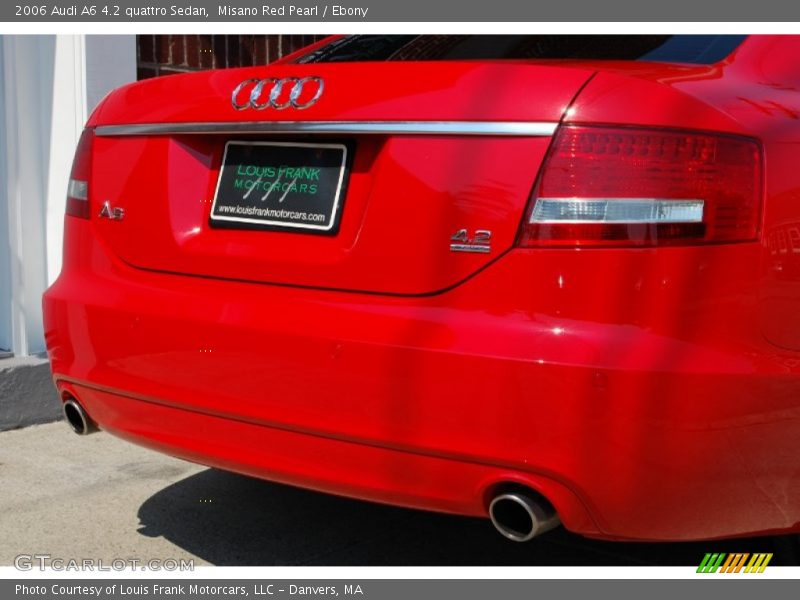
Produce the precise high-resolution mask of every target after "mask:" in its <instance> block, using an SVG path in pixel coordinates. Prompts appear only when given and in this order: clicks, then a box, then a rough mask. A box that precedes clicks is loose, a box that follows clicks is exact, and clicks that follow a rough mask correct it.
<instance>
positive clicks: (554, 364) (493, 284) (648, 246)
mask: <svg viewBox="0 0 800 600" xmlns="http://www.w3.org/2000/svg"><path fill="white" fill-rule="evenodd" d="M798 56H800V37H793V36H754V37H744V36H713V35H698V36H652V35H642V36H622V35H616V36H606V35H595V36H550V35H538V36H516V35H513V36H512V35H508V36H466V35H465V36H460V35H422V36H410V35H398V36H373V35H358V36H349V37H333V38H328V39H326V40H323V41H322V42H319V43H318V44H316V45H314V46H311V47H309V48H307V49H305V50H303V51H300V52H299V53H296V54H294V55H292V56H289V57H286V58H285V59H283V60H281V61H279V62H277V63H273V64H271V65H269V66H256V67H248V68H240V69H228V70H215V71H206V72H198V73H192V74H186V75H177V76H170V77H163V78H157V79H151V80H147V81H141V82H138V83H134V84H131V85H128V86H125V87H122V88H120V89H118V90H116V91H114V92H112V93H111V94H109V95H108V97H106V98H105V99H104V100H103V101H102V103H101V104H100V105H99V106H98V107H97V109H96V110H95V111H94V114H92V116H91V117H90V118H89V121H88V123H87V124H86V128H85V130H84V132H83V134H82V136H81V139H80V142H79V144H78V148H77V151H76V155H75V160H74V165H73V168H72V174H71V178H70V181H69V189H68V194H67V195H68V198H67V208H66V218H65V223H66V225H65V228H66V229H65V244H64V259H63V270H62V273H61V276H60V277H59V278H58V280H57V281H56V282H55V283H54V284H53V285H52V287H51V288H50V289H49V290H48V291H47V293H46V294H45V297H44V316H45V329H46V339H47V346H48V350H49V354H50V358H51V361H52V368H53V374H54V378H55V382H56V385H57V387H58V391H59V394H60V398H61V400H62V401H63V403H64V404H63V406H64V412H65V414H66V417H67V419H68V421H69V423H70V424H71V426H72V427H73V428H74V429H75V430H76V431H77V432H78V433H87V432H90V431H94V430H96V429H98V428H100V429H103V430H105V431H107V432H109V433H112V434H114V435H117V436H120V437H122V438H125V439H127V440H130V441H132V442H135V443H137V444H142V445H144V446H148V447H150V448H154V449H157V450H160V451H163V452H166V453H169V454H172V455H174V456H178V457H182V458H185V459H188V460H191V461H196V462H200V463H204V464H206V465H212V466H214V467H218V468H221V469H228V470H231V471H236V472H239V473H244V474H248V475H252V476H255V477H260V478H264V479H268V480H273V481H277V482H283V483H288V484H292V485H297V486H302V487H307V488H311V489H315V490H320V491H324V492H328V493H332V494H340V495H344V496H351V497H355V498H361V499H365V500H371V501H376V502H383V503H388V504H394V505H399V506H406V507H415V508H420V509H426V510H432V511H441V512H446V513H454V514H460V515H469V516H477V517H489V518H491V520H492V521H493V522H494V523H495V526H496V527H497V528H498V530H500V532H501V533H503V534H504V535H505V536H507V537H508V538H510V539H513V540H518V541H523V540H528V539H531V538H533V537H535V536H536V535H538V534H540V533H542V532H545V531H547V530H548V529H551V528H553V527H555V526H556V525H558V524H559V523H561V524H563V526H564V527H566V528H567V529H568V530H570V531H573V532H576V533H579V534H582V535H585V536H591V537H600V538H606V539H618V540H688V539H712V538H722V537H733V536H745V535H754V534H760V533H766V532H784V533H790V532H797V531H799V530H800V500H799V499H800V460H799V459H800V167H799V166H798V156H800V118H799V117H800V93H798V86H800V62H798V59H797V57H798Z"/></svg>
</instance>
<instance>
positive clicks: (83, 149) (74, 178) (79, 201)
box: [67, 129, 94, 219]
mask: <svg viewBox="0 0 800 600" xmlns="http://www.w3.org/2000/svg"><path fill="white" fill-rule="evenodd" d="M93 145H94V129H84V130H83V133H82V134H81V139H80V140H79V141H78V147H77V148H76V150H75V158H73V159H72V172H71V173H70V175H69V184H68V185H67V214H68V215H72V216H73V217H81V218H83V219H88V218H89V214H90V211H89V179H90V175H91V172H92V146H93Z"/></svg>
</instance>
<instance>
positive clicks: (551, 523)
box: [489, 491, 561, 542]
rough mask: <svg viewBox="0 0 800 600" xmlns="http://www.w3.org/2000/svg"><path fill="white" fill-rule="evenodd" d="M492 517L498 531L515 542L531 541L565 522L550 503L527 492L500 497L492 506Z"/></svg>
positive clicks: (505, 494) (495, 499) (517, 492)
mask: <svg viewBox="0 0 800 600" xmlns="http://www.w3.org/2000/svg"><path fill="white" fill-rule="evenodd" d="M489 517H490V518H491V519H492V524H493V525H494V526H495V529H497V531H499V532H500V533H501V534H502V535H503V536H504V537H506V538H508V539H509V540H512V541H514V542H527V541H530V540H532V539H533V538H535V537H536V536H538V535H541V534H543V533H545V532H546V531H550V530H551V529H553V528H555V527H558V525H559V524H560V523H561V520H560V519H559V518H558V513H556V510H555V509H554V508H553V506H552V505H551V504H550V503H549V502H548V501H547V500H545V499H544V498H541V497H540V496H538V494H535V493H527V492H525V491H514V492H506V493H503V494H500V495H498V496H496V497H495V498H494V499H493V500H492V503H491V504H490V505H489Z"/></svg>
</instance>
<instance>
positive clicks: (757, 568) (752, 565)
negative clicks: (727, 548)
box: [697, 552, 772, 573]
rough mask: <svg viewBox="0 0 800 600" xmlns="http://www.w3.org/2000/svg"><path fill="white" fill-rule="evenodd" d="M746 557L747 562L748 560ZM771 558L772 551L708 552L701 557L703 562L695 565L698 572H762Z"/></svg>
mask: <svg viewBox="0 0 800 600" xmlns="http://www.w3.org/2000/svg"><path fill="white" fill-rule="evenodd" d="M748 559H750V560H749V562H748ZM771 560H772V553H769V554H767V553H757V554H749V553H747V552H745V553H734V554H726V553H724V552H721V553H711V552H709V553H708V554H706V555H705V556H704V557H703V562H701V563H700V566H699V567H697V572H698V573H717V572H719V573H739V572H741V573H763V572H764V569H766V568H767V565H768V564H769V561H771Z"/></svg>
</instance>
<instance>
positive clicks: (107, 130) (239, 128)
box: [95, 121, 558, 137]
mask: <svg viewBox="0 0 800 600" xmlns="http://www.w3.org/2000/svg"><path fill="white" fill-rule="evenodd" d="M557 126H558V123H555V122H544V121H540V122H527V121H245V122H238V123H216V122H215V123H145V124H132V125H101V126H99V127H97V129H95V134H96V135H102V136H123V135H170V134H203V133H219V134H270V135H272V134H292V133H332V134H343V133H344V134H354V133H362V134H397V135H470V136H472V135H497V136H535V137H541V136H551V135H553V133H554V132H555V130H556V127H557Z"/></svg>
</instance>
